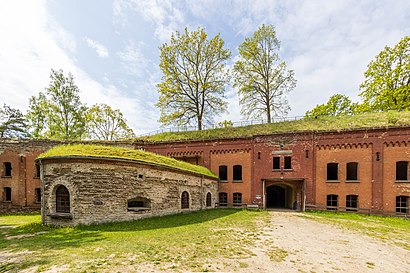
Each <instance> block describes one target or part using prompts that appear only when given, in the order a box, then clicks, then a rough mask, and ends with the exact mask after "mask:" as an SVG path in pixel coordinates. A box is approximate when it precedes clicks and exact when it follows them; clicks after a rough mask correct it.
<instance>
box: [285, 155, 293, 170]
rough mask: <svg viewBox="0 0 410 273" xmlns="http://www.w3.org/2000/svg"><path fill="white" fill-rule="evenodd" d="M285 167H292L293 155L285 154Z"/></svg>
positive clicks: (286, 168) (289, 168)
mask: <svg viewBox="0 0 410 273" xmlns="http://www.w3.org/2000/svg"><path fill="white" fill-rule="evenodd" d="M284 169H285V170H291V169H292V157H291V156H285V162H284Z"/></svg>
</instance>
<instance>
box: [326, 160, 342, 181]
mask: <svg viewBox="0 0 410 273" xmlns="http://www.w3.org/2000/svg"><path fill="white" fill-rule="evenodd" d="M338 177H339V176H338V164H337V163H327V181H332V180H333V181H337V180H339V178H338Z"/></svg>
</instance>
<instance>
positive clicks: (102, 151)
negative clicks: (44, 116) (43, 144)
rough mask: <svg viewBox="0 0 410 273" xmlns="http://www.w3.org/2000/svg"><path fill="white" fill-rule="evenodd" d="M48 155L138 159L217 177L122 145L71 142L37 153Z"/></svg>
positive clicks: (194, 166) (170, 159) (202, 169)
mask: <svg viewBox="0 0 410 273" xmlns="http://www.w3.org/2000/svg"><path fill="white" fill-rule="evenodd" d="M50 157H53V158H55V157H95V158H112V159H125V160H132V161H138V162H143V163H150V164H156V165H162V166H165V167H170V168H174V169H179V170H182V171H188V172H193V173H197V174H201V175H206V176H210V177H214V178H217V177H218V176H217V175H215V174H214V173H213V172H211V171H210V170H208V169H207V168H204V167H201V166H197V165H193V164H189V163H187V162H183V161H179V160H176V159H173V158H169V157H166V156H161V155H157V154H154V153H150V152H145V151H141V150H133V149H126V148H122V147H113V146H102V145H88V144H73V145H61V146H57V147H54V148H51V149H50V150H48V151H47V152H45V153H42V154H41V155H39V157H38V158H39V159H44V158H50Z"/></svg>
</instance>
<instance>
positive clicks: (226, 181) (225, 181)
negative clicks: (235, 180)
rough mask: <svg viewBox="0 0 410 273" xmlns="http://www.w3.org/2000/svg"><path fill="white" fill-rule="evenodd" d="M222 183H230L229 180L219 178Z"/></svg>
mask: <svg viewBox="0 0 410 273" xmlns="http://www.w3.org/2000/svg"><path fill="white" fill-rule="evenodd" d="M219 182H220V183H228V180H219Z"/></svg>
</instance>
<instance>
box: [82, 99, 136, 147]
mask: <svg viewBox="0 0 410 273" xmlns="http://www.w3.org/2000/svg"><path fill="white" fill-rule="evenodd" d="M86 127H87V137H88V138H89V139H99V140H120V139H130V138H134V137H135V134H134V132H133V131H132V129H131V128H130V127H128V125H127V122H126V119H125V118H124V116H123V114H122V113H121V111H120V110H119V109H115V110H114V109H112V108H111V107H110V106H109V105H107V104H95V105H94V106H93V107H91V108H89V109H88V110H87V113H86Z"/></svg>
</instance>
